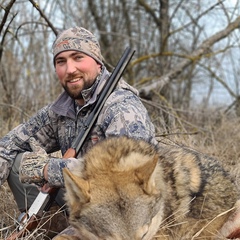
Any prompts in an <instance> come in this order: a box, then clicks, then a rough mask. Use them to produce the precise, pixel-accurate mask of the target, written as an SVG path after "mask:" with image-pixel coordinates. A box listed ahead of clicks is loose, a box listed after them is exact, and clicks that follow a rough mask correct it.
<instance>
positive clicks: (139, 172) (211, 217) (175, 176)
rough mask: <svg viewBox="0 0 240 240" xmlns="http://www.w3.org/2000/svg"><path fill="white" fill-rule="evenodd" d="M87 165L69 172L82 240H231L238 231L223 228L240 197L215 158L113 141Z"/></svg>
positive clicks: (69, 197)
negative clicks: (228, 238)
mask: <svg viewBox="0 0 240 240" xmlns="http://www.w3.org/2000/svg"><path fill="white" fill-rule="evenodd" d="M83 162H84V164H83ZM83 162H82V161H80V164H79V168H78V169H77V168H76V169H75V170H74V171H72V172H70V171H69V170H67V169H64V179H65V186H66V201H67V204H68V207H69V211H70V217H69V219H70V222H71V224H72V226H73V227H74V228H75V229H76V230H77V232H78V233H79V235H78V236H79V239H89V240H90V239H91V240H95V239H96V240H97V239H104V240H113V239H116V240H140V239H141V240H148V239H159V240H170V239H172V240H173V239H174V240H180V239H184V240H188V239H189V240H190V239H226V237H227V235H229V234H230V232H229V231H235V230H236V227H235V229H231V228H232V226H233V225H232V224H231V223H232V222H233V220H232V219H230V218H229V219H230V220H229V222H230V224H229V223H228V224H227V225H226V227H225V228H226V229H227V230H226V229H223V228H224V227H222V226H223V225H224V223H225V222H227V219H228V217H229V216H231V217H233V216H235V215H234V214H235V213H236V208H237V207H238V205H240V204H239V202H238V201H237V200H238V199H239V193H238V190H237V188H236V186H235V184H234V181H233V180H232V179H231V177H230V176H229V174H228V173H227V172H226V171H225V170H224V169H223V168H222V166H221V165H220V163H219V162H218V161H217V160H216V159H214V158H211V157H209V156H206V155H204V154H202V153H199V152H197V151H195V150H193V149H190V148H186V147H182V146H177V145H164V144H159V147H158V148H156V147H154V146H152V145H151V144H149V143H147V142H145V141H143V140H134V139H131V138H128V137H112V138H108V139H106V140H103V141H101V142H99V143H97V144H96V145H95V146H94V147H93V148H92V149H91V150H90V151H89V152H88V153H87V154H86V155H85V156H84V158H83ZM235 218H236V216H235ZM237 218H238V219H239V218H240V217H239V215H238V217H237ZM231 221H232V222H231ZM238 221H239V220H238ZM239 226H240V224H239ZM239 226H238V227H239ZM229 228H230V230H229ZM224 234H225V235H224ZM57 239H77V238H76V237H73V238H71V237H69V236H67V237H66V238H62V237H60V236H59V238H56V240H57Z"/></svg>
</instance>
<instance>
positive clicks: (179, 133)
mask: <svg viewBox="0 0 240 240" xmlns="http://www.w3.org/2000/svg"><path fill="white" fill-rule="evenodd" d="M186 122H187V124H186ZM155 123H156V128H157V131H158V134H157V137H158V139H159V141H162V140H164V141H165V140H170V141H174V142H178V143H181V144H184V145H187V146H191V147H193V148H195V149H197V150H199V151H201V152H204V153H207V154H208V155H210V156H214V157H215V158H217V159H219V161H221V162H222V164H223V165H224V166H225V168H226V169H227V170H228V171H229V172H230V173H231V174H232V175H233V176H234V179H235V180H236V183H237V186H239V189H240V161H239V158H240V147H239V143H240V118H239V117H236V116H235V115H234V114H233V115H232V116H226V115H219V114H217V115H216V114H215V113H212V112H208V113H204V114H193V115H192V116H190V115H188V117H187V120H186V118H185V120H183V119H181V124H179V122H175V123H174V127H172V129H171V131H170V133H166V134H163V132H164V131H162V130H161V127H159V126H160V124H159V123H158V119H157V118H156V119H155ZM0 130H1V129H0ZM4 132H5V130H4ZM0 134H2V135H3V129H2V133H1V131H0ZM4 134H5V133H4ZM0 198H1V201H0V239H4V237H5V236H6V234H8V233H9V232H10V231H11V230H13V229H14V228H15V219H16V217H17V216H18V214H19V212H18V210H17V208H16V204H15V202H14V199H13V196H12V194H11V191H10V190H9V188H8V185H7V183H5V184H4V185H3V186H1V188H0ZM24 239H43V237H42V236H41V237H36V236H35V237H29V238H26V237H25V238H24ZM44 239H49V238H46V237H45V238H44Z"/></svg>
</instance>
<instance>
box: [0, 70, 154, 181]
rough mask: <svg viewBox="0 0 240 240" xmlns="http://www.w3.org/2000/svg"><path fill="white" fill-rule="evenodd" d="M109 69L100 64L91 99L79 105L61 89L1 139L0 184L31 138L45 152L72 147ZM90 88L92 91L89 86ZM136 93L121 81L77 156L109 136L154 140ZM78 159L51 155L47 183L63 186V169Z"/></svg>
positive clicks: (62, 150)
mask: <svg viewBox="0 0 240 240" xmlns="http://www.w3.org/2000/svg"><path fill="white" fill-rule="evenodd" d="M108 77H109V72H108V71H107V70H106V68H105V67H104V66H103V73H102V75H101V77H100V80H99V83H98V85H97V87H95V88H94V93H93V94H92V97H91V98H90V99H87V102H86V104H85V105H84V106H83V107H81V108H79V107H78V108H76V103H75V102H74V100H73V99H71V98H70V97H69V96H68V95H67V93H65V92H63V93H62V94H61V95H60V96H59V98H58V99H57V100H56V101H55V102H54V103H52V104H50V105H48V106H46V107H44V108H42V109H41V110H39V111H38V112H37V114H36V115H35V116H33V117H32V118H31V119H30V120H29V121H27V122H26V123H24V124H21V125H20V126H18V127H16V128H15V129H13V130H12V131H11V132H9V133H8V134H7V135H6V136H4V137H3V138H2V139H1V140H0V184H3V182H4V181H5V180H6V178H7V177H8V174H9V172H10V170H11V166H12V164H13V162H14V159H15V158H16V156H17V154H18V153H22V152H26V151H28V152H31V151H32V149H31V146H30V142H29V141H30V138H31V137H33V138H35V139H36V140H37V142H38V143H39V144H40V146H41V147H42V148H43V149H44V150H45V151H46V152H47V154H50V153H53V152H55V151H58V150H61V153H62V154H63V155H64V153H65V152H66V151H67V149H68V148H70V147H71V144H72V142H73V140H74V139H75V138H76V136H77V135H78V133H79V132H80V131H81V130H82V129H84V128H85V125H84V123H85V121H86V119H87V117H88V115H89V113H90V111H91V106H92V104H93V103H94V102H95V101H96V99H97V95H98V93H99V92H100V91H101V89H102V87H103V86H104V84H105V82H106V80H107V79H108ZM89 91H92V89H90V90H89ZM137 94H138V92H137V91H136V90H135V89H134V88H133V87H131V86H129V85H128V84H127V83H126V82H125V81H124V80H120V82H119V84H118V86H117V88H116V89H115V90H114V92H113V93H112V94H111V95H110V97H109V98H108V99H107V101H106V103H105V106H104V107H103V109H102V111H101V113H100V115H99V117H98V119H97V122H96V124H95V126H94V127H93V129H92V131H91V133H90V135H89V138H88V139H87V140H86V141H85V143H84V145H83V147H82V149H81V151H80V152H79V154H78V157H80V156H82V155H83V154H84V153H86V151H87V150H88V149H89V148H91V147H92V146H93V145H94V144H95V143H96V142H98V141H99V140H102V139H104V138H106V137H109V136H119V135H127V136H131V137H134V138H136V139H144V140H147V141H148V142H152V143H155V144H156V143H157V142H156V140H155V130H154V126H153V124H152V122H151V120H150V118H149V116H148V113H147V110H146V109H145V107H144V106H143V104H142V102H141V101H140V99H139V98H138V96H137ZM76 161H80V160H77V159H74V158H73V159H68V160H63V159H61V158H50V159H49V168H48V177H49V184H50V186H63V176H62V168H64V167H68V168H69V169H70V170H71V169H72V168H74V166H75V164H74V162H76Z"/></svg>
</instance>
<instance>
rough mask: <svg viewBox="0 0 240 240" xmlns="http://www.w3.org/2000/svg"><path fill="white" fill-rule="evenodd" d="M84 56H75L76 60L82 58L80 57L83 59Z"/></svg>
mask: <svg viewBox="0 0 240 240" xmlns="http://www.w3.org/2000/svg"><path fill="white" fill-rule="evenodd" d="M82 58H83V56H80V55H78V56H76V57H75V59H76V60H80V59H82Z"/></svg>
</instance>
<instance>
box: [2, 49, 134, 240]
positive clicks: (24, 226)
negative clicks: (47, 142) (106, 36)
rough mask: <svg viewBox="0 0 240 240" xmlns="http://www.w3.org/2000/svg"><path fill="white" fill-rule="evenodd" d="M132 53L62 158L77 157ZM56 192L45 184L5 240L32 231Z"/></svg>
mask: <svg viewBox="0 0 240 240" xmlns="http://www.w3.org/2000/svg"><path fill="white" fill-rule="evenodd" d="M134 52H135V51H134V50H132V49H131V48H129V47H128V48H126V50H125V51H124V53H123V55H122V57H121V58H120V60H119V62H118V63H117V65H116V67H115V69H114V70H113V72H112V74H111V75H110V77H109V79H108V80H107V82H106V84H105V86H104V88H103V90H102V91H101V93H100V95H99V97H98V99H97V101H96V104H95V105H94V107H93V109H92V111H91V113H90V114H89V117H88V118H87V120H86V122H85V126H84V130H83V131H80V133H79V134H78V135H77V137H76V139H75V140H74V142H73V144H72V147H71V148H69V149H68V150H67V151H66V153H65V154H64V156H63V158H65V159H67V158H71V157H76V156H77V155H78V153H79V152H80V150H81V148H82V146H83V144H84V142H85V141H86V139H87V137H88V136H89V134H90V131H91V129H92V128H93V126H94V124H95V122H96V120H97V117H98V115H99V113H100V111H101V110H102V108H103V106H104V103H105V102H106V100H107V98H108V97H109V95H110V94H111V93H112V92H113V90H114V89H115V87H116V86H117V83H118V82H119V80H120V78H121V77H122V74H123V72H124V70H125V69H126V67H127V65H128V63H129V62H130V60H131V58H132V56H133V54H134ZM57 192H58V188H50V187H49V186H48V184H45V185H44V186H43V187H42V188H41V191H40V193H39V194H38V196H37V198H36V199H35V201H34V202H33V204H32V206H31V207H30V208H29V210H28V212H27V213H26V214H25V216H24V217H23V220H22V221H21V222H20V229H18V230H16V231H14V232H13V233H12V234H11V235H10V236H9V237H8V238H7V240H15V239H17V238H19V237H22V236H24V235H25V234H27V233H28V232H29V231H32V230H34V229H35V228H36V227H37V223H38V221H37V217H36V216H37V214H38V212H39V211H40V210H42V209H43V210H44V211H48V209H49V208H50V206H51V203H52V201H53V200H54V197H55V196H56V194H57Z"/></svg>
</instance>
